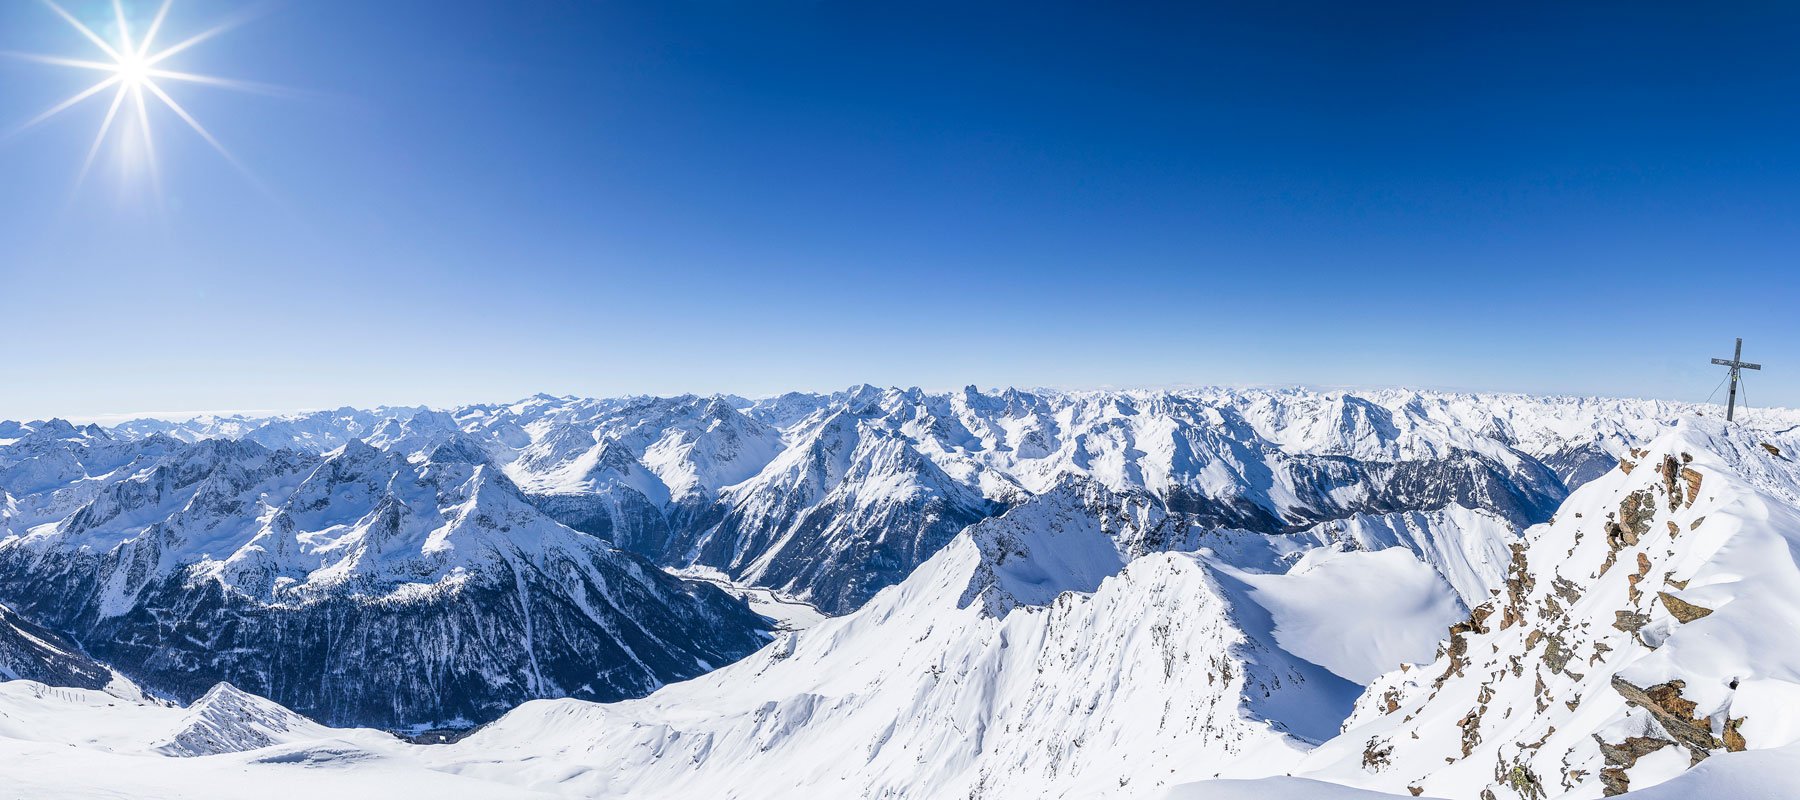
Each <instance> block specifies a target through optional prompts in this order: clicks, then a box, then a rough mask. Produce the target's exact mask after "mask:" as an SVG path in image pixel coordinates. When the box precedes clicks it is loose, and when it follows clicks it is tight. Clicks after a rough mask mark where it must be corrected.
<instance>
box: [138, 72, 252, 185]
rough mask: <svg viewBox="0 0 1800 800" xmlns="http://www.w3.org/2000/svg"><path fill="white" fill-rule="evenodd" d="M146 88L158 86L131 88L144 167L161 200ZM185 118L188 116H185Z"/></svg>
mask: <svg viewBox="0 0 1800 800" xmlns="http://www.w3.org/2000/svg"><path fill="white" fill-rule="evenodd" d="M146 86H148V87H150V88H151V89H153V90H155V89H156V84H154V83H151V82H149V81H144V82H142V83H139V84H137V85H136V86H133V87H131V94H132V99H133V100H134V101H136V103H137V112H138V132H139V133H141V134H142V135H143V137H144V166H145V168H146V169H148V170H149V172H150V189H151V194H152V195H153V196H155V197H158V198H160V197H161V196H162V173H161V172H160V171H158V169H157V167H156V145H155V143H153V142H151V141H150V109H149V108H146V107H145V105H144V87H146ZM157 94H158V95H159V96H162V98H163V102H165V103H167V102H171V101H170V100H169V98H168V96H166V95H162V92H161V91H160V90H158V91H157ZM183 116H184V117H185V116H186V115H185V114H183ZM210 139H211V137H208V140H209V141H210ZM213 146H214V147H217V146H218V145H217V144H214V145H213ZM234 163H235V162H234Z"/></svg>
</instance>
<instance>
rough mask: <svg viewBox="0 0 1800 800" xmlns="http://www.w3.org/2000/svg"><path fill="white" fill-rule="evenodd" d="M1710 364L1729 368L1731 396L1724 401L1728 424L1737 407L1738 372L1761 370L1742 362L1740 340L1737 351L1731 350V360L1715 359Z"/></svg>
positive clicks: (1741, 344)
mask: <svg viewBox="0 0 1800 800" xmlns="http://www.w3.org/2000/svg"><path fill="white" fill-rule="evenodd" d="M1712 363H1714V364H1718V365H1719V366H1721V367H1730V368H1731V394H1729V395H1726V400H1725V421H1726V422H1730V421H1731V412H1732V411H1733V410H1735V409H1736V407H1737V387H1738V370H1740V369H1756V370H1760V369H1762V365H1761V364H1752V363H1750V362H1748V361H1745V360H1744V340H1743V339H1741V338H1740V339H1738V340H1737V349H1736V350H1733V351H1732V353H1731V360H1729V361H1727V360H1725V359H1723V358H1715V359H1713V360H1712ZM1713 391H1715V392H1716V391H1718V389H1714V390H1713Z"/></svg>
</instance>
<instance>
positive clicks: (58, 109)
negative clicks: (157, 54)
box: [7, 75, 125, 137]
mask: <svg viewBox="0 0 1800 800" xmlns="http://www.w3.org/2000/svg"><path fill="white" fill-rule="evenodd" d="M124 80H125V76H123V75H114V76H112V77H110V78H107V79H106V80H103V81H101V82H99V83H96V84H94V85H93V86H89V87H88V88H86V89H84V90H82V91H81V92H78V93H76V95H75V96H74V97H71V98H69V99H67V100H64V101H62V102H60V103H57V104H56V105H54V106H51V108H50V110H48V111H45V112H44V113H42V114H39V115H37V116H35V117H32V118H31V119H30V120H29V121H27V122H26V123H25V124H23V125H20V126H19V127H17V128H14V129H13V130H12V131H11V132H10V133H8V134H7V136H9V137H10V136H13V135H16V134H18V133H20V132H22V131H24V130H26V129H28V128H30V127H32V126H34V125H37V124H38V123H40V122H43V121H44V120H47V119H49V118H51V117H54V116H56V115H57V114H61V113H62V112H64V111H67V110H69V108H71V107H73V106H74V105H76V104H77V103H80V102H81V101H83V100H86V99H88V98H90V97H93V96H94V95H97V94H99V93H101V92H103V91H106V87H108V86H111V85H113V84H115V83H119V82H121V81H124Z"/></svg>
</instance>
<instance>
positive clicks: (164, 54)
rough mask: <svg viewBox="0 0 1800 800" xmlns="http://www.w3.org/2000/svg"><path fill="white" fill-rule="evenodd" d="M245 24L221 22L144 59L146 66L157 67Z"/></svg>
mask: <svg viewBox="0 0 1800 800" xmlns="http://www.w3.org/2000/svg"><path fill="white" fill-rule="evenodd" d="M243 23H244V21H243V20H241V19H236V20H227V21H225V22H221V23H219V24H217V25H214V26H212V27H210V28H207V29H206V30H203V31H201V32H199V33H196V34H194V35H193V36H189V37H188V38H186V39H183V40H181V41H180V42H177V43H175V44H172V45H169V46H168V47H167V48H165V49H163V50H160V51H158V52H157V53H156V55H153V56H146V57H145V58H144V66H146V67H149V66H155V65H156V64H159V63H162V61H163V60H164V59H167V58H168V57H169V56H172V55H175V54H176V53H179V52H181V51H183V50H186V49H188V48H190V47H193V46H194V45H197V44H199V43H201V42H204V41H206V40H207V39H211V38H213V37H214V36H218V35H219V34H221V33H224V32H226V31H229V30H231V29H232V28H235V27H237V26H239V25H242V24H243Z"/></svg>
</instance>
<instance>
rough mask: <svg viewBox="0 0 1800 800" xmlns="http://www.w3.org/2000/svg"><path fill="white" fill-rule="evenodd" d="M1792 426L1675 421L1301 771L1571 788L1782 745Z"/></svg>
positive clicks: (1364, 780) (1454, 790)
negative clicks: (1430, 659)
mask: <svg viewBox="0 0 1800 800" xmlns="http://www.w3.org/2000/svg"><path fill="white" fill-rule="evenodd" d="M1796 448H1800V436H1797V435H1796V434H1795V433H1793V432H1787V433H1781V434H1772V433H1769V432H1758V431H1754V430H1748V429H1744V428H1738V427H1730V426H1726V425H1724V424H1722V423H1719V422H1716V421H1709V420H1698V419H1696V420H1686V421H1683V422H1682V423H1681V424H1680V425H1679V426H1677V427H1676V428H1674V429H1672V430H1670V431H1668V432H1666V433H1665V434H1663V435H1662V436H1660V437H1658V439H1657V440H1656V441H1655V442H1654V443H1652V444H1650V445H1648V446H1647V447H1646V448H1644V449H1643V450H1639V451H1636V452H1634V453H1631V454H1629V457H1628V461H1627V462H1626V464H1625V465H1623V466H1622V467H1621V468H1620V469H1615V470H1614V471H1612V472H1611V473H1608V474H1607V475H1605V476H1603V477H1601V478H1599V479H1596V480H1594V481H1593V482H1591V483H1589V484H1587V485H1586V486H1584V487H1583V488H1582V489H1580V490H1579V491H1578V492H1577V493H1576V494H1575V496H1573V497H1571V498H1570V500H1569V501H1568V502H1567V503H1566V504H1564V506H1563V508H1562V509H1561V510H1559V511H1558V513H1557V516H1556V519H1555V520H1554V521H1553V522H1551V523H1548V524H1545V525H1541V526H1538V527H1536V528H1533V529H1532V530H1531V531H1530V532H1528V534H1527V539H1528V541H1527V542H1526V543H1522V544H1520V545H1519V546H1518V547H1517V551H1516V555H1515V557H1514V559H1513V563H1512V569H1511V573H1510V575H1509V578H1508V580H1507V585H1506V587H1505V589H1504V591H1502V592H1500V593H1499V594H1498V595H1497V596H1496V597H1494V598H1493V599H1492V600H1490V601H1489V602H1487V603H1485V604H1483V605H1481V606H1480V607H1478V608H1476V609H1475V610H1474V613H1473V614H1472V616H1471V617H1470V619H1469V620H1467V621H1465V622H1463V623H1460V624H1459V625H1458V626H1457V627H1456V628H1453V629H1452V637H1451V639H1450V640H1449V643H1448V645H1447V646H1446V648H1445V649H1444V651H1443V652H1441V653H1440V656H1439V658H1438V659H1436V661H1435V662H1434V663H1431V664H1429V665H1425V666H1422V667H1417V668H1411V669H1404V670H1401V671H1396V672H1392V673H1389V674H1388V675H1386V676H1384V677H1383V678H1381V679H1380V680H1378V681H1377V682H1376V683H1375V684H1374V685H1372V686H1371V687H1370V689H1369V692H1368V693H1367V694H1366V695H1365V696H1364V697H1363V698H1362V700H1361V701H1359V703H1358V705H1357V711H1356V713H1355V714H1354V715H1353V716H1352V717H1351V718H1350V719H1349V720H1348V721H1347V722H1346V731H1345V733H1344V734H1343V735H1342V736H1340V737H1338V738H1337V739H1336V740H1334V741H1333V742H1331V743H1329V744H1327V745H1326V746H1325V747H1322V748H1320V750H1318V751H1317V752H1316V753H1314V754H1313V755H1312V756H1310V757H1309V758H1308V760H1307V763H1306V765H1305V767H1304V771H1305V773H1306V774H1308V775H1310V776H1312V777H1320V778H1326V779H1330V780H1335V781H1341V782H1344V783H1349V784H1353V785H1358V786H1366V787H1370V788H1380V789H1384V790H1387V791H1403V790H1406V789H1408V788H1411V787H1418V788H1421V789H1422V790H1423V791H1424V792H1425V793H1426V794H1441V795H1445V796H1453V797H1467V796H1474V795H1476V794H1479V793H1484V792H1485V793H1487V794H1491V795H1492V796H1495V797H1500V798H1525V799H1527V800H1532V799H1535V798H1543V797H1555V796H1561V795H1565V794H1567V795H1569V796H1577V797H1588V796H1596V795H1599V794H1601V793H1602V792H1604V793H1607V794H1614V793H1618V792H1621V791H1624V790H1626V789H1629V788H1642V787H1645V786H1649V785H1654V784H1656V783H1659V782H1661V781H1663V780H1667V779H1669V778H1670V777H1672V776H1674V775H1676V774H1678V773H1680V772H1682V771H1683V770H1685V769H1686V768H1687V767H1688V766H1689V765H1690V764H1695V763H1700V762H1702V761H1704V760H1706V759H1708V758H1710V757H1712V756H1715V755H1718V754H1720V753H1725V752H1735V751H1741V750H1760V749H1766V748H1782V747H1786V746H1788V745H1790V744H1792V743H1794V742H1796V741H1800V714H1797V713H1795V711H1794V710H1795V709H1800V648H1797V647H1796V646H1795V643H1796V642H1800V465H1797V464H1796V462H1795V461H1794V457H1793V453H1794V452H1795V450H1796Z"/></svg>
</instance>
